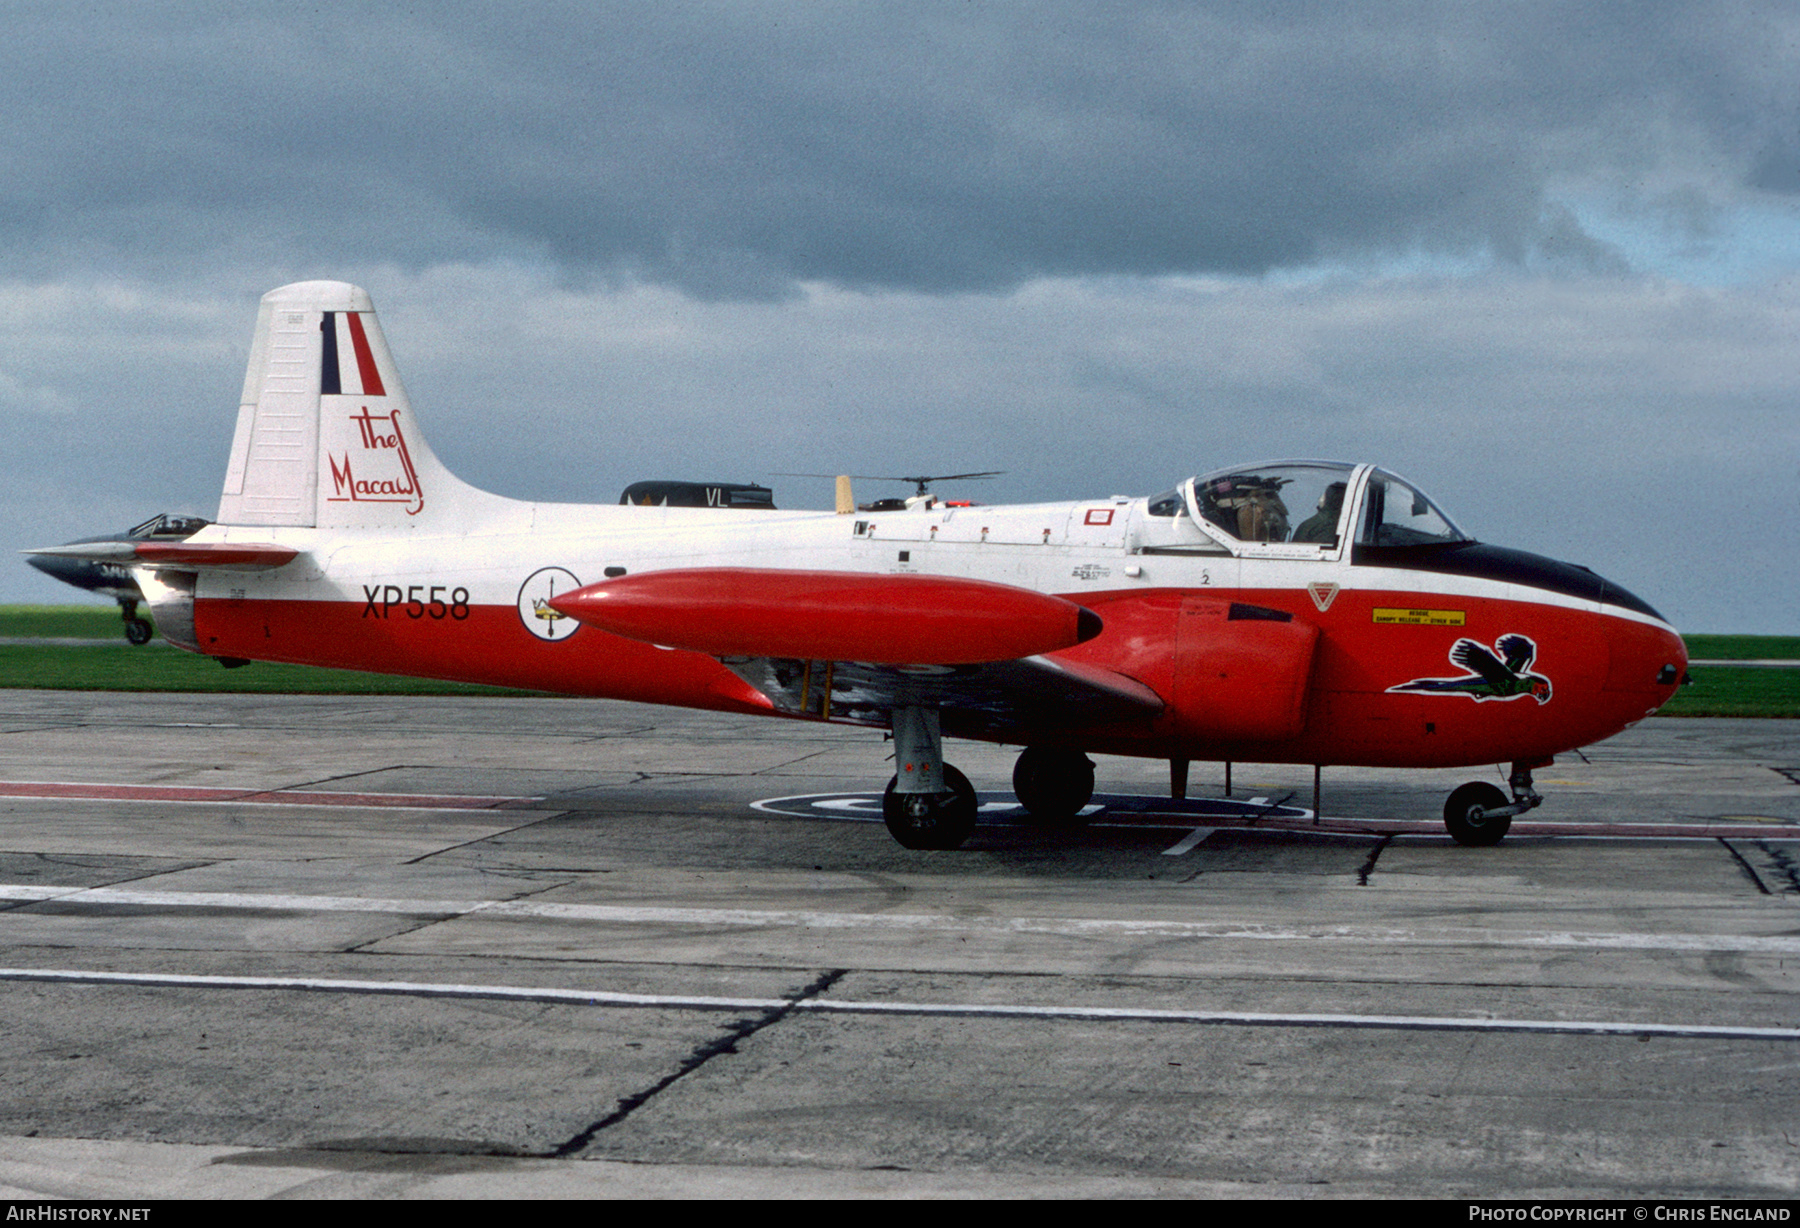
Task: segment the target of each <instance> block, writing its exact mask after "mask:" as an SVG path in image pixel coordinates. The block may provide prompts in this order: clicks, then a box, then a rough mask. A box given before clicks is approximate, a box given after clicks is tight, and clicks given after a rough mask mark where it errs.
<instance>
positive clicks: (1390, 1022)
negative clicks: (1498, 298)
mask: <svg viewBox="0 0 1800 1228" xmlns="http://www.w3.org/2000/svg"><path fill="white" fill-rule="evenodd" d="M0 981H36V982H42V983H60V984H77V985H135V986H143V987H147V988H170V989H259V990H286V991H299V992H306V993H347V994H373V995H382V996H395V997H415V998H463V999H489V1000H492V999H510V1000H514V1001H529V1002H553V1003H561V1004H565V1005H571V1006H617V1007H638V1008H650V1009H658V1010H712V1011H717V1010H725V1011H769V1010H782V1009H788V1010H792V1011H795V1012H800V1011H805V1012H809V1013H813V1014H831V1015H914V1016H916V1015H939V1016H961V1017H965V1018H968V1017H980V1018H990V1019H992V1018H1013V1019H1020V1018H1024V1019H1080V1020H1087V1021H1095V1022H1108V1023H1186V1024H1204V1025H1215V1026H1228V1027H1230V1026H1235V1027H1263V1028H1269V1027H1276V1028H1380V1029H1389V1030H1400V1031H1431V1032H1535V1033H1548V1034H1565V1035H1566V1034H1578V1035H1588V1036H1680V1037H1689V1038H1704V1039H1709V1040H1781V1041H1796V1040H1800V1028H1762V1027H1739V1026H1732V1025H1721V1024H1704V1023H1644V1022H1630V1021H1618V1020H1593V1019H1493V1018H1481V1017H1468V1016H1463V1017H1458V1016H1446V1015H1343V1014H1306V1013H1279V1012H1270V1011H1190V1010H1164V1009H1158V1008H1154V1007H1115V1006H1074V1005H1069V1006H1020V1005H1007V1004H993V1003H972V1002H859V1001H854V1000H843V999H832V998H805V999H800V1000H795V999H792V998H718V997H708V996H701V995H689V994H641V993H616V992H613V991H610V990H597V989H562V988H557V987H553V986H528V985H469V984H457V983H434V982H423V981H364V980H343V979H338V978H330V977H279V976H207V975H200V974H192V975H190V974H182V973H166V972H97V971H89V970H86V969H74V968H0Z"/></svg>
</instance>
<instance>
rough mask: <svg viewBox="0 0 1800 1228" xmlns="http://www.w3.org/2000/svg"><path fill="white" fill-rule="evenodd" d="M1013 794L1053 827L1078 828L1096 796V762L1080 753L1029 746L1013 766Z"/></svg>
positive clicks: (1035, 816)
mask: <svg viewBox="0 0 1800 1228" xmlns="http://www.w3.org/2000/svg"><path fill="white" fill-rule="evenodd" d="M1013 795H1014V796H1015V797H1017V798H1018V799H1019V804H1020V805H1022V806H1024V807H1025V809H1026V811H1027V812H1028V813H1029V814H1030V815H1031V817H1032V818H1034V819H1036V820H1037V821H1038V822H1040V823H1043V824H1045V825H1046V826H1049V827H1078V826H1080V825H1081V824H1082V823H1083V822H1084V821H1085V816H1084V815H1083V814H1082V813H1081V812H1082V811H1083V810H1085V809H1086V808H1087V804H1088V801H1089V800H1090V799H1091V798H1092V797H1093V796H1094V761H1093V760H1092V759H1089V758H1088V757H1087V756H1086V755H1084V754H1082V753H1081V752H1080V751H1078V750H1057V749H1055V748H1052V747H1049V746H1027V747H1026V748H1025V749H1024V750H1023V751H1021V752H1020V754H1019V761H1018V763H1016V764H1014V765H1013Z"/></svg>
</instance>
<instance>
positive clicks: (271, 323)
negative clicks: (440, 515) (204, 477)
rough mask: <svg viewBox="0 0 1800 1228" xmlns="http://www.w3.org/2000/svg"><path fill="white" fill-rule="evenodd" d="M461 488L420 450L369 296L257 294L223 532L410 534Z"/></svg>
mask: <svg viewBox="0 0 1800 1228" xmlns="http://www.w3.org/2000/svg"><path fill="white" fill-rule="evenodd" d="M469 489H470V488H469V487H467V486H466V485H464V484H463V483H462V482H461V481H459V480H458V479H457V478H456V477H454V476H453V475H452V474H451V473H450V471H449V470H447V469H445V468H444V467H443V465H442V464H441V463H439V461H438V459H437V457H436V456H434V455H433V454H432V451H431V448H430V447H429V446H428V445H427V444H426V443H425V438H424V436H423V434H421V433H420V431H419V428H418V423H417V422H416V420H415V419H414V418H413V416H412V406H411V405H410V404H409V403H408V402H407V399H406V390H405V389H404V388H403V387H401V384H400V375H399V372H397V371H395V370H394V360H393V357H392V356H391V355H390V354H389V353H388V348H387V342H386V340H385V339H384V338H383V337H382V335H381V325H380V324H379V323H377V322H376V320H375V309H374V305H373V304H372V303H371V302H370V301H369V296H368V294H367V292H365V291H364V290H362V289H361V288H360V287H357V286H352V285H348V284H346V283H344V282H341V281H303V282H297V283H295V284H294V285H291V286H283V287H281V288H280V289H279V290H271V291H269V293H267V294H265V295H263V299H262V310H261V312H260V313H259V314H258V316H257V319H256V337H255V339H254V341H253V342H252V343H251V348H250V367H249V370H248V371H247V372H246V373H245V376H244V395H243V397H242V400H241V403H240V405H239V408H238V421H237V434H236V436H235V437H234V438H233V439H232V444H231V464H230V466H229V468H227V469H226V471H225V493H224V495H223V497H221V498H220V500H219V516H218V519H219V523H221V524H232V525H292V526H297V527H314V526H316V527H318V528H345V529H355V528H388V529H405V528H415V527H419V526H421V525H422V524H424V523H425V522H427V521H429V520H431V519H435V518H436V515H435V513H437V512H439V511H440V510H442V509H443V508H444V506H445V504H446V502H449V503H455V502H457V501H458V500H457V497H456V496H457V494H458V492H460V491H467V490H469Z"/></svg>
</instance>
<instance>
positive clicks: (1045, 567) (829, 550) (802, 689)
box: [137, 282, 1686, 766]
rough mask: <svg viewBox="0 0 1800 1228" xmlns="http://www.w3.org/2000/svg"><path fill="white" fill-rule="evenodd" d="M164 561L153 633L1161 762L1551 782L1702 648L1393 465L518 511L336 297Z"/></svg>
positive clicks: (293, 299) (346, 664)
mask: <svg viewBox="0 0 1800 1228" xmlns="http://www.w3.org/2000/svg"><path fill="white" fill-rule="evenodd" d="M1315 509H1316V510H1315ZM1309 512H1310V513H1314V515H1313V516H1312V517H1311V519H1309V520H1307V521H1306V522H1305V524H1299V523H1298V522H1299V521H1300V519H1301V517H1302V516H1303V515H1305V514H1306V513H1309ZM162 549H163V551H164V553H163V554H161V555H160V556H156V555H154V554H144V553H142V551H140V553H139V556H138V559H137V562H138V564H139V565H140V566H142V567H145V568H148V569H150V570H149V572H148V573H147V574H146V573H140V574H143V575H145V588H146V596H147V597H148V598H149V599H150V600H151V602H152V604H153V606H154V607H155V609H156V613H157V616H158V623H159V625H160V626H161V627H162V628H163V629H164V632H165V634H167V635H168V636H169V637H170V638H171V639H173V640H175V641H176V642H178V643H181V644H183V646H185V647H188V648H190V649H192V650H194V651H198V652H202V653H205V654H207V655H210V656H215V657H221V658H247V659H253V660H266V661H286V662H297V663H304V664H312V665H325V666H337V667H343V668H350V669H359V670H372V671H379V672H384V673H395V674H410V675H419V676H427V677H433V678H443V679H456V680H462V681H470V682H482V683H493V684H497V685H502V686H512V687H526V688H534V689H541V690H546V691H556V692H566V693H573V694H580V695H594V696H611V697H616V698H620V699H628V700H638V701H643V702H648V703H658V704H675V705H680V706H684V707H692V708H710V709H718V710H723V711H731V712H748V713H767V714H777V715H781V714H785V715H789V716H795V717H801V718H805V719H831V720H848V721H852V722H856V723H864V724H872V725H882V724H886V723H887V721H888V716H889V713H890V711H891V710H892V709H894V708H896V707H900V706H905V705H908V704H913V705H918V704H928V705H929V706H931V707H932V708H934V709H936V710H939V711H941V713H942V718H943V728H944V731H945V732H947V733H958V734H963V735H967V736H972V737H979V738H987V739H991V740H995V741H1004V742H1009V743H1015V744H1021V745H1033V746H1037V745H1041V746H1049V747H1065V748H1070V749H1074V750H1087V751H1102V752H1107V753H1116V754H1126V755H1142V756H1151V757H1157V758H1168V759H1210V760H1245V761H1258V762H1293V763H1312V764H1364V765H1388V766H1450V765H1459V764H1476V763H1497V762H1498V763H1506V762H1511V763H1515V764H1520V763H1523V764H1528V765H1529V764H1536V763H1542V762H1546V761H1548V759H1549V758H1550V757H1551V756H1553V755H1555V754H1557V753H1559V752H1562V751H1567V750H1569V749H1571V748H1574V747H1579V746H1583V745H1586V744H1588V743H1591V742H1594V741H1597V740H1599V739H1602V738H1605V737H1608V736H1610V735H1612V734H1614V733H1617V732H1618V731H1620V730H1622V729H1624V728H1625V727H1627V726H1629V725H1631V724H1633V723H1634V722H1636V721H1638V720H1641V719H1642V718H1643V717H1645V716H1646V715H1648V714H1649V713H1652V712H1654V711H1655V710H1656V709H1657V708H1658V707H1659V706H1660V705H1661V704H1663V703H1664V702H1665V701H1666V700H1667V699H1668V698H1669V696H1670V695H1671V694H1672V693H1673V691H1674V689H1675V687H1676V686H1677V685H1678V684H1679V682H1680V679H1681V678H1682V676H1683V673H1684V670H1685V665H1686V657H1685V654H1684V650H1683V646H1682V643H1681V641H1680V639H1679V638H1678V637H1677V635H1676V634H1675V632H1674V630H1673V629H1672V628H1671V627H1670V626H1669V625H1668V624H1667V623H1666V622H1665V621H1664V620H1663V619H1662V618H1661V617H1659V616H1658V615H1657V614H1656V613H1655V612H1654V611H1653V610H1651V609H1650V607H1648V606H1647V605H1645V604H1644V603H1643V602H1642V601H1640V600H1638V599H1637V598H1636V597H1634V596H1632V595H1631V594H1630V593H1627V592H1625V591H1623V590H1621V589H1619V588H1617V587H1616V586H1613V585H1611V584H1609V583H1608V582H1606V581H1605V580H1603V579H1602V578H1601V577H1599V576H1596V575H1594V574H1593V573H1591V572H1588V571H1586V570H1584V569H1581V568H1577V567H1572V566H1569V565H1566V564H1560V563H1555V562H1553V561H1551V560H1547V559H1542V558H1539V557H1537V556H1533V555H1527V554H1522V553H1519V552H1514V551H1508V550H1503V549H1499V548H1496V547H1491V546H1487V545H1483V544H1480V543H1476V542H1473V541H1470V540H1469V539H1467V538H1466V537H1464V536H1463V535H1462V534H1461V533H1460V532H1459V531H1457V530H1456V529H1455V528H1454V526H1452V525H1451V524H1450V522H1449V521H1448V520H1447V519H1446V518H1444V517H1443V516H1442V514H1441V513H1439V512H1438V511H1437V509H1436V508H1435V506H1434V505H1432V504H1431V503H1430V501H1429V500H1428V499H1426V498H1425V497H1424V496H1423V495H1422V494H1421V493H1420V492H1418V491H1417V490H1416V488H1414V487H1412V486H1411V485H1410V484H1408V483H1406V482H1405V481H1404V480H1403V479H1400V478H1399V477H1397V476H1396V475H1394V474H1391V473H1387V472H1386V471H1383V470H1380V469H1377V468H1375V467H1373V466H1368V465H1341V464H1330V463H1323V462H1285V463H1278V464H1270V465H1256V466H1248V467H1244V468H1241V469H1236V470H1222V471H1218V472H1216V473H1213V474H1210V475H1208V476H1206V477H1202V478H1195V479H1190V480H1188V481H1186V482H1184V483H1182V484H1181V485H1180V486H1178V487H1177V488H1176V489H1175V490H1173V491H1170V492H1168V493H1167V494H1165V495H1162V496H1151V497H1135V498H1134V497H1111V498H1104V499H1090V500H1082V501H1078V502H1073V503H1046V504H1032V505H1023V506H946V505H943V504H940V503H937V502H936V501H935V500H930V499H924V500H915V501H913V502H912V504H911V506H908V507H906V508H904V509H900V510H890V511H882V512H861V511H858V512H849V513H833V512H800V511H778V510H758V511H740V510H730V509H715V508H694V507H666V506H665V507H639V506H629V505H616V504H606V505H569V504H549V503H528V502H520V501H515V500H510V499H505V498H501V497H498V496H495V495H491V494H488V493H486V492H483V491H479V490H476V489H474V488H472V487H469V486H467V485H466V484H464V483H462V482H461V481H459V480H458V479H456V478H455V477H454V476H453V475H451V474H450V473H449V471H448V470H446V469H445V468H444V467H443V466H442V464H441V463H440V462H439V461H438V460H437V459H436V457H435V456H434V455H433V454H432V452H431V450H430V448H429V447H428V445H427V444H426V442H425V439H424V437H423V436H422V435H421V434H420V432H419V429H418V425H417V422H416V420H415V419H414V417H413V414H412V410H411V407H410V405H409V404H408V403H407V400H406V398H405V395H404V393H403V391H402V390H401V386H400V381H399V378H398V375H397V373H396V372H395V370H394V368H393V363H392V359H391V357H390V356H389V354H388V351H387V348H386V345H385V342H384V341H383V339H382V335H381V332H380V328H379V326H378V324H377V323H376V320H375V317H374V313H373V310H372V307H371V305H370V304H369V301H368V297H367V295H366V294H364V293H363V292H362V291H361V290H358V289H356V288H355V287H351V286H346V285H343V284H342V283H333V282H309V283H302V284H300V285H297V286H290V287H285V288H283V289H282V290H277V291H274V292H272V293H271V294H270V295H268V296H267V297H266V298H265V300H264V304H263V314H262V318H261V319H260V320H259V324H258V334H257V338H256V342H255V345H254V348H253V351H252V355H251V364H250V371H249V374H248V377H247V379H246V384H245V393H244V398H243V402H242V407H241V410H240V415H239V422H238V430H237V437H236V440H235V442H234V446H233V451H232V459H231V466H230V470H229V472H228V476H227V480H226V486H225V493H224V497H223V499H222V501H221V507H220V513H219V516H218V522H217V523H216V524H214V525H213V526H211V527H209V528H207V529H205V530H203V531H202V532H201V533H200V534H198V535H197V536H195V537H194V538H192V539H190V540H189V541H188V542H185V543H181V544H180V545H178V546H165V547H163V548H162ZM152 590H154V591H152ZM1084 612H1087V613H1084ZM1095 616H1097V617H1095Z"/></svg>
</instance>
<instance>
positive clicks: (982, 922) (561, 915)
mask: <svg viewBox="0 0 1800 1228" xmlns="http://www.w3.org/2000/svg"><path fill="white" fill-rule="evenodd" d="M7 900H10V901H14V902H17V903H19V904H22V905H27V906H29V905H31V904H40V903H54V904H64V905H75V906H79V907H83V908H92V909H96V910H99V909H105V908H113V907H117V908H185V909H194V908H212V909H218V910H220V911H221V912H226V911H233V910H236V911H246V910H249V911H256V912H270V911H276V912H293V913H309V912H312V913H333V912H337V913H381V914H388V915H393V916H407V917H440V918H454V917H469V918H473V919H476V920H481V919H485V918H494V919H497V920H535V921H554V922H568V923H576V924H586V925H657V926H668V925H691V926H699V927H702V928H710V929H718V928H734V929H811V930H862V931H869V932H875V933H881V932H889V933H945V934H969V933H981V934H1047V935H1054V936H1061V937H1109V936H1111V937H1124V938H1138V937H1143V938H1153V939H1158V940H1163V939H1170V938H1183V939H1195V940H1242V941H1253V942H1356V943H1367V944H1373V945H1378V946H1393V945H1399V944H1405V945H1411V946H1425V947H1462V946H1467V947H1525V948H1572V949H1577V950H1615V951H1617V950H1624V951H1693V952H1703V953H1713V952H1735V953H1740V954H1752V955H1777V956H1800V935H1781V934H1776V935H1761V934H1620V933H1605V932H1594V931H1580V930H1551V931H1542V930H1495V929H1486V928H1483V929H1472V928H1464V929H1457V928H1450V927H1441V926H1433V927H1431V928H1430V929H1422V930H1410V929H1384V928H1379V927H1375V926H1358V925H1319V926H1289V925H1257V924H1252V923H1247V922H1239V921H1155V920H1148V919H1133V918H1088V917H952V916H943V915H941V914H936V913H839V912H811V911H806V910H801V909H758V908H677V907H647V906H641V905H631V904H558V903H554V902H551V901H546V900H542V899H537V898H533V899H525V900H443V899H391V898H381V897H363V896H336V895H282V894H274V893H269V894H262V893H252V892H235V891H150V890H144V889H141V888H134V887H52V886H44V885H42V884H37V883H0V901H7ZM12 915H13V916H20V915H29V914H20V913H16V912H15V913H13V914H12Z"/></svg>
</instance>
